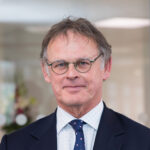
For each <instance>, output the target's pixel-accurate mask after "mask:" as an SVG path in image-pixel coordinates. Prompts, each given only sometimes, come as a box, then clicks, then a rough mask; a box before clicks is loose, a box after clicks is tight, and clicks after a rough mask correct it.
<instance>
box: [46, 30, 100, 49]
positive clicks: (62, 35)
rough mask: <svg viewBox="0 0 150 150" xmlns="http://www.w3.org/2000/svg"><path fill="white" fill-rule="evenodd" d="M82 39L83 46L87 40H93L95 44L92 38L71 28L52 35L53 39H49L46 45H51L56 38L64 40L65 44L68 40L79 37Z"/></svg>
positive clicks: (76, 39) (77, 39)
mask: <svg viewBox="0 0 150 150" xmlns="http://www.w3.org/2000/svg"><path fill="white" fill-rule="evenodd" d="M81 38H82V40H84V43H85V46H86V45H87V44H88V43H89V42H94V43H95V45H96V46H97V44H96V42H95V41H94V40H93V39H92V38H89V37H87V36H85V35H82V34H80V33H78V32H75V31H72V30H68V31H67V32H66V33H60V34H58V35H57V36H56V37H54V38H53V39H51V41H50V42H49V44H48V47H49V45H52V44H53V42H54V41H55V40H56V39H60V40H62V41H64V42H66V45H68V43H69V41H70V40H74V41H77V42H78V41H79V39H81Z"/></svg>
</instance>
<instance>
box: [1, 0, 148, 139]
mask: <svg viewBox="0 0 150 150" xmlns="http://www.w3.org/2000/svg"><path fill="white" fill-rule="evenodd" d="M67 16H73V17H85V18H87V19H89V20H90V21H91V22H92V23H93V24H95V26H97V27H98V28H99V29H100V31H101V32H102V33H103V34H104V35H105V37H106V39H107V40H108V42H109V43H110V44H111V45H112V71H111V76H110V78H109V79H108V80H107V81H105V82H104V88H103V92H104V93H103V100H104V101H105V103H106V105H107V106H108V107H111V108H112V109H114V110H116V111H118V112H120V113H123V114H124V115H126V116H128V117H130V118H132V119H134V120H136V121H138V122H140V123H142V124H144V125H146V126H148V127H150V1H149V0H109V1H106V0H55V1H52V0H26V1H24V0H0V139H1V137H2V136H3V135H4V134H5V133H9V132H12V131H13V130H16V129H18V128H20V127H22V126H24V125H27V124H29V123H31V122H33V121H35V120H37V119H39V118H41V117H43V116H45V115H48V114H50V113H51V112H53V111H54V110H55V109H56V101H55V97H54V95H53V92H52V89H51V86H50V85H49V84H47V83H46V82H45V81H44V78H43V76H42V71H41V66H40V51H41V43H42V39H43V37H44V35H45V34H46V32H47V31H48V30H49V28H50V27H51V25H52V24H54V23H56V22H58V21H60V20H62V19H63V18H65V17H67Z"/></svg>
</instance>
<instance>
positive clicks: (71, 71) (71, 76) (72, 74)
mask: <svg viewBox="0 0 150 150" xmlns="http://www.w3.org/2000/svg"><path fill="white" fill-rule="evenodd" d="M78 75H79V73H78V71H77V70H76V69H75V67H74V64H72V63H70V64H69V66H68V71H67V74H66V76H67V79H70V80H74V79H76V78H78V77H79V76H78Z"/></svg>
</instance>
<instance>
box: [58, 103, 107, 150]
mask: <svg viewBox="0 0 150 150" xmlns="http://www.w3.org/2000/svg"><path fill="white" fill-rule="evenodd" d="M103 108H104V105H103V102H102V101H101V102H100V103H99V104H98V105H97V106H95V107H94V108H93V109H92V110H91V111H89V112H88V113H87V114H85V115H84V116H82V117H81V118H80V119H81V120H83V121H84V122H86V124H85V125H84V126H83V132H84V140H85V149H86V150H93V146H94V141H95V137H96V133H97V130H98V125H99V122H100V119H101V115H102V112H103ZM56 113H57V114H56V115H57V150H73V148H74V144H75V132H74V130H73V128H72V127H71V125H70V124H69V122H70V121H72V120H74V119H77V118H75V117H73V116H72V115H71V114H69V113H68V112H66V111H64V110H63V109H62V108H61V107H59V106H58V109H57V112H56Z"/></svg>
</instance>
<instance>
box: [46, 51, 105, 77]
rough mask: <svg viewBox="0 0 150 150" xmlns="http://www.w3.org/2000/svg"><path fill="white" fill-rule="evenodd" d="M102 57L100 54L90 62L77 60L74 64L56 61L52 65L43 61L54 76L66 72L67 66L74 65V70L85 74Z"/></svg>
mask: <svg viewBox="0 0 150 150" xmlns="http://www.w3.org/2000/svg"><path fill="white" fill-rule="evenodd" d="M101 55H103V54H102V53H100V54H99V55H98V56H97V57H96V58H94V59H93V60H90V59H88V58H85V59H84V58H82V59H78V60H77V61H76V62H66V61H64V60H57V61H54V62H52V63H49V60H48V59H45V61H46V64H47V65H48V66H51V69H52V71H53V72H55V73H56V74H59V75H61V74H64V73H66V72H67V71H68V68H69V64H74V67H75V69H76V70H77V71H78V72H80V73H86V72H88V71H89V70H90V69H91V66H92V64H93V63H94V62H95V61H96V60H97V59H98V58H99V57H100V56H101Z"/></svg>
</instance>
